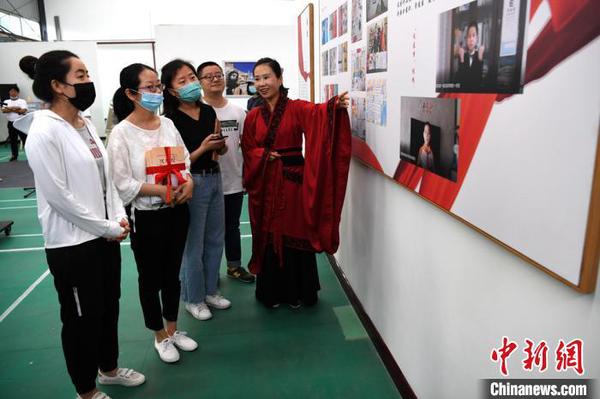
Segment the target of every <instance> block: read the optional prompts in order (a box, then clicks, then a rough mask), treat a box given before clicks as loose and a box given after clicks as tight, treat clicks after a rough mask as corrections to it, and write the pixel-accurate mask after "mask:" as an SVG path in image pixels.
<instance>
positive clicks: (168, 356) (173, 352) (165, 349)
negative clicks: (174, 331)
mask: <svg viewBox="0 0 600 399" xmlns="http://www.w3.org/2000/svg"><path fill="white" fill-rule="evenodd" d="M154 347H155V348H156V351H157V352H158V356H160V360H162V361H163V362H165V363H175V362H176V361H178V360H179V352H178V351H177V348H175V345H173V341H172V340H171V338H165V339H163V340H162V341H160V342H156V339H155V340H154Z"/></svg>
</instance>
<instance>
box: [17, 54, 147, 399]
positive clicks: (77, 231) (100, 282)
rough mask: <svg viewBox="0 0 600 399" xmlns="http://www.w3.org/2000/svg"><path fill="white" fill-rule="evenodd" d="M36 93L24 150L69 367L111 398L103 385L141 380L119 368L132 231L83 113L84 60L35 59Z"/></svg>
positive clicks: (90, 98) (88, 95) (87, 86)
mask: <svg viewBox="0 0 600 399" xmlns="http://www.w3.org/2000/svg"><path fill="white" fill-rule="evenodd" d="M33 92H34V93H35V95H36V96H37V97H39V98H40V99H41V100H44V101H46V102H48V103H50V104H51V105H50V109H49V110H43V111H37V112H35V113H34V115H33V121H32V122H31V124H30V126H29V127H28V129H27V131H28V140H27V143H26V145H25V151H26V153H27V158H28V161H29V165H30V166H31V169H32V170H33V173H34V175H35V183H36V189H37V197H38V198H37V199H38V217H39V220H40V224H41V225H42V230H43V233H44V242H45V247H46V259H47V261H48V266H49V268H50V272H51V273H52V275H53V276H54V286H55V287H56V291H57V293H58V300H59V302H60V317H61V320H62V323H63V328H62V334H61V337H62V344H63V352H64V355H65V360H66V363H67V369H68V371H69V375H70V376H71V380H72V382H73V385H75V389H76V391H77V393H78V394H79V397H81V398H85V399H87V398H94V399H100V398H108V396H106V395H105V394H103V393H101V392H99V391H98V390H97V389H96V377H98V382H99V383H101V384H118V385H124V386H135V385H140V384H142V383H143V382H144V381H145V377H144V376H143V375H142V374H140V373H137V372H135V371H134V370H132V369H124V368H118V367H117V357H118V353H119V348H118V337H117V323H118V317H119V296H120V278H121V277H120V276H121V254H120V247H119V242H120V241H122V240H124V239H125V238H126V237H127V234H128V233H129V224H128V223H127V216H126V214H125V210H124V209H123V204H122V202H121V200H120V199H119V195H118V194H117V191H116V189H115V186H114V184H113V182H112V180H111V177H110V174H109V169H108V159H107V154H106V150H105V149H104V146H103V145H102V142H101V141H100V138H99V137H98V135H97V134H96V131H95V129H94V126H93V125H92V124H91V123H90V122H89V121H87V120H86V119H85V118H83V117H82V116H81V113H80V111H84V110H85V109H87V108H88V107H89V106H90V105H91V104H92V103H93V102H94V100H95V90H94V84H93V82H92V81H91V80H90V77H89V75H88V71H87V68H86V66H85V64H84V63H83V62H82V61H81V60H80V59H79V58H78V57H77V56H76V55H75V54H73V53H71V52H69V51H50V52H48V53H46V54H44V55H42V56H41V57H40V59H39V60H37V62H36V67H35V79H34V82H33Z"/></svg>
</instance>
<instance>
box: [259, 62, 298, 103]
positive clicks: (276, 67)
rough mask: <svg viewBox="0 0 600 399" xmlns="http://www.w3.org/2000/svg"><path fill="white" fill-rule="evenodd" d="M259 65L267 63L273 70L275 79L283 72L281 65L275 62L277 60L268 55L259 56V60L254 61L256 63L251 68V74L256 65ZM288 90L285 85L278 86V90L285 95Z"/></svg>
mask: <svg viewBox="0 0 600 399" xmlns="http://www.w3.org/2000/svg"><path fill="white" fill-rule="evenodd" d="M259 65H268V66H269V67H270V68H271V69H272V70H273V73H274V74H275V76H277V79H279V78H281V76H282V74H283V69H281V65H279V62H277V60H275V59H273V58H269V57H264V58H261V59H260V60H258V61H256V64H254V68H253V69H252V74H253V75H254V71H256V67H257V66H259ZM288 91H289V89H288V88H287V87H283V85H281V86H279V92H280V93H281V94H283V95H284V96H286V97H287V93H288Z"/></svg>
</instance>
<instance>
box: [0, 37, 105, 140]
mask: <svg viewBox="0 0 600 399" xmlns="http://www.w3.org/2000/svg"><path fill="white" fill-rule="evenodd" d="M51 50H68V51H71V52H72V53H74V54H76V55H77V56H79V58H81V60H82V61H83V62H84V63H85V65H86V66H87V68H88V71H89V73H90V77H91V79H92V80H93V81H94V85H95V87H96V101H95V102H94V104H92V106H91V107H90V109H89V112H90V115H91V118H92V122H93V123H94V126H95V127H96V130H97V131H98V133H99V134H100V135H101V136H103V135H104V127H105V125H104V117H105V115H104V112H103V110H102V101H101V99H102V98H103V92H102V86H101V85H100V84H98V81H99V70H98V57H97V53H96V42H83V41H82V42H11V43H0V54H2V62H1V63H0V79H2V83H17V84H18V85H19V89H21V97H22V98H24V99H25V100H26V101H27V102H32V101H38V100H37V98H36V97H35V95H34V94H33V91H32V89H31V85H32V84H33V81H32V80H31V79H30V78H29V77H28V76H27V75H25V73H24V72H23V71H21V69H19V60H21V58H22V57H24V56H26V55H32V56H34V57H38V58H39V57H40V56H41V55H42V54H44V53H46V52H48V51H51ZM2 120H5V119H4V118H2ZM0 125H2V129H4V130H6V123H0ZM0 137H2V133H0Z"/></svg>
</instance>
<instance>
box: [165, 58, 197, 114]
mask: <svg viewBox="0 0 600 399" xmlns="http://www.w3.org/2000/svg"><path fill="white" fill-rule="evenodd" d="M184 66H186V67H188V68H190V70H191V71H192V72H193V73H194V74H195V75H196V77H198V75H197V74H196V68H194V66H193V65H192V64H190V63H189V62H187V61H184V60H182V59H179V58H178V59H175V60H173V61H171V62H169V63H167V64H165V66H163V67H162V68H161V69H160V82H161V83H162V84H164V85H165V91H164V92H163V96H164V97H165V99H164V101H163V109H164V114H165V116H166V117H167V118H171V116H172V115H173V114H174V113H175V111H176V110H177V108H179V98H177V97H175V96H174V95H173V94H171V92H170V91H169V89H172V88H173V79H174V78H175V75H176V74H177V71H179V70H180V69H181V68H183V67H184ZM199 102H200V100H198V101H197V103H199Z"/></svg>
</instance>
